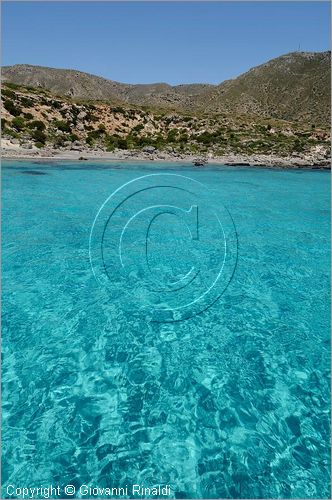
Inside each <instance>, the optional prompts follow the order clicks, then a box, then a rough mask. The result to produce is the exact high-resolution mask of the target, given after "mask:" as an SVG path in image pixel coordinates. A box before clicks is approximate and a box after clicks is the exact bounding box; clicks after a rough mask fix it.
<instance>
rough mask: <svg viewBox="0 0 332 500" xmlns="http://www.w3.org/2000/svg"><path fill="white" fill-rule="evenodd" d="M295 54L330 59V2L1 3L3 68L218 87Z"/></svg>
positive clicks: (122, 80)
mask: <svg viewBox="0 0 332 500" xmlns="http://www.w3.org/2000/svg"><path fill="white" fill-rule="evenodd" d="M299 47H300V50H303V51H325V50H330V4H329V3H328V2H123V1H122V2H96V1H90V2H68V1H65V2H64V1H62V2H48V1H43V2H14V1H6V2H2V65H11V64H18V63H20V64H23V63H26V64H37V65H41V66H50V67H56V68H73V69H78V70H81V71H86V72H88V73H93V74H96V75H100V76H103V77H105V78H110V79H112V80H116V81H121V82H126V83H152V82H167V83H170V84H173V85H174V84H179V83H195V82H200V83H220V82H221V81H224V80H226V79H229V78H234V77H236V76H238V75H239V74H241V73H243V72H244V71H247V70H248V69H250V68H251V67H253V66H256V65H258V64H261V63H263V62H265V61H267V60H269V59H272V58H273V57H277V56H279V55H281V54H285V53H288V52H293V51H295V50H298V49H299Z"/></svg>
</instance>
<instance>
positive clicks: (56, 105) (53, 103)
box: [51, 101, 62, 109]
mask: <svg viewBox="0 0 332 500" xmlns="http://www.w3.org/2000/svg"><path fill="white" fill-rule="evenodd" d="M51 106H52V108H54V109H60V108H61V106H62V104H61V102H59V101H51Z"/></svg>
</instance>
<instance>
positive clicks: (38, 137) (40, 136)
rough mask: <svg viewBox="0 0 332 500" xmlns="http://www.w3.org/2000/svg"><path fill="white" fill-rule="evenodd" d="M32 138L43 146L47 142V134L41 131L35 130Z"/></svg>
mask: <svg viewBox="0 0 332 500" xmlns="http://www.w3.org/2000/svg"><path fill="white" fill-rule="evenodd" d="M31 137H32V138H33V139H34V140H35V141H36V142H41V143H42V144H45V142H46V134H45V133H44V132H42V131H41V130H38V129H37V130H34V131H33V132H32V134H31Z"/></svg>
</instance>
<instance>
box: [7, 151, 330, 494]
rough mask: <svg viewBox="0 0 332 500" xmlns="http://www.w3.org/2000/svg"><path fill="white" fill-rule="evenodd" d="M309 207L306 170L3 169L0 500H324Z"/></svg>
mask: <svg viewBox="0 0 332 500" xmlns="http://www.w3.org/2000/svg"><path fill="white" fill-rule="evenodd" d="M153 174H157V175H156V176H155V177H154V176H153ZM137 178H141V179H140V180H139V181H134V182H131V181H133V180H134V179H137ZM151 183H152V184H151ZM153 183H155V188H156V189H154V186H153ZM152 188H153V189H152ZM117 189H119V191H116V190H117ZM114 192H115V194H113V196H111V195H112V193H114ZM110 196H111V197H110ZM329 198H330V174H329V173H328V172H326V171H310V170H279V169H275V170H271V169H264V168H243V167H218V166H214V165H209V166H207V167H204V168H202V169H200V168H194V167H192V166H188V165H180V164H177V165H175V164H173V165H172V164H158V163H156V162H153V163H150V164H148V165H144V164H143V163H137V164H129V163H119V164H117V163H112V164H110V163H109V164H104V163H98V162H95V163H90V162H78V163H71V162H65V161H63V162H58V163H56V162H52V161H49V162H47V161H45V162H40V161H38V162H37V161H36V162H33V161H29V162H28V161H26V162H24V161H19V162H18V161H17V162H14V161H7V162H6V161H5V162H3V166H2V350H3V359H2V419H3V430H2V441H3V447H2V457H3V467H2V482H3V492H2V498H22V497H20V496H19V493H20V492H19V490H17V491H16V488H18V487H30V488H31V487H41V486H43V487H47V486H50V485H53V486H59V487H60V490H61V498H67V497H68V498H73V497H75V498H96V497H101V496H103V494H102V495H97V496H91V495H89V494H85V493H84V491H82V490H80V486H81V485H87V486H91V487H98V488H106V487H117V488H120V487H126V486H127V487H128V489H129V490H130V488H131V487H132V485H134V484H139V485H142V486H144V487H152V486H155V485H161V486H166V485H169V486H170V491H171V494H170V497H171V498H330V477H329V471H330V431H329V428H330V330H329V328H330V324H329V317H330V311H329V301H330V297H329V290H330V281H329V276H330V224H329V221H330V204H329ZM161 206H162V207H164V208H163V209H160V207H161ZM149 220H150V222H151V221H152V222H151V224H149V223H148V224H147V222H148V221H149ZM198 221H199V223H198ZM127 222H128V226H126V223H127ZM219 222H220V224H219V226H218V223H219ZM121 231H122V232H121ZM119 241H120V242H121V244H119ZM119 259H120V260H119ZM121 259H122V260H121ZM119 262H120V264H121V262H122V264H121V265H119ZM137 263H139V265H138V264H137ZM136 264H137V265H136ZM215 277H216V278H215ZM151 283H152V284H151ZM211 283H212V285H211ZM188 304H189V305H188ZM184 305H185V307H183V306H184ZM66 485H72V486H73V488H74V490H75V493H74V495H71V494H70V492H69V493H68V494H66V493H65V490H64V488H65V486H66ZM54 496H55V495H54ZM104 496H105V495H104ZM128 496H129V497H130V496H133V495H131V494H130V491H129V495H128ZM39 498H41V496H39Z"/></svg>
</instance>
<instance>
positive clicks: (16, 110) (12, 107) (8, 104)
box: [3, 99, 22, 116]
mask: <svg viewBox="0 0 332 500" xmlns="http://www.w3.org/2000/svg"><path fill="white" fill-rule="evenodd" d="M3 105H4V108H5V109H6V110H7V111H8V112H9V113H10V114H11V115H12V116H19V115H20V114H21V113H22V109H21V108H20V107H19V106H17V105H16V104H15V103H14V102H13V101H11V100H10V99H5V101H4V103H3Z"/></svg>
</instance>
